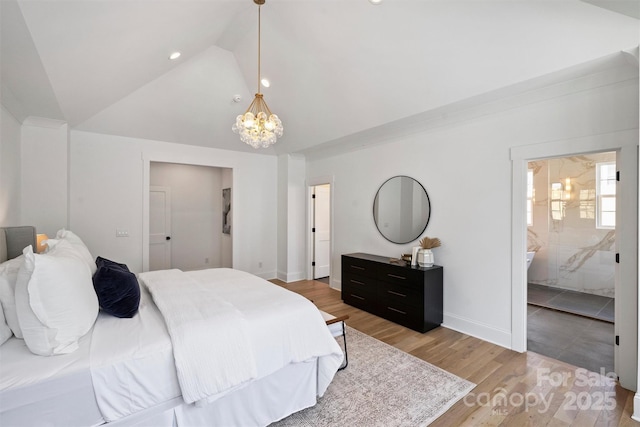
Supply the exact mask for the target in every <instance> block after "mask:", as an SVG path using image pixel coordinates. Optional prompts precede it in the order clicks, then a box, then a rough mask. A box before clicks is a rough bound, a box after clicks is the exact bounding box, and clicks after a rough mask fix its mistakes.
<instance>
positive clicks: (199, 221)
mask: <svg viewBox="0 0 640 427" xmlns="http://www.w3.org/2000/svg"><path fill="white" fill-rule="evenodd" d="M150 183H151V185H157V186H162V187H169V188H170V189H171V268H179V269H181V270H197V269H202V268H219V267H222V236H223V233H222V169H221V168H212V167H206V166H193V165H181V164H175V163H158V162H153V163H152V164H151V169H150ZM227 258H229V259H230V258H231V253H229V254H228V256H227Z"/></svg>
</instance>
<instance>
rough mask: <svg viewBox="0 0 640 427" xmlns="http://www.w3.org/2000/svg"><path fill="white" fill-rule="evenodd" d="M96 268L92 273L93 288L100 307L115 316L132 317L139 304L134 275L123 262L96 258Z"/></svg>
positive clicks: (137, 285)
mask: <svg viewBox="0 0 640 427" xmlns="http://www.w3.org/2000/svg"><path fill="white" fill-rule="evenodd" d="M96 266H97V267H98V269H97V270H96V273H95V274H94V275H93V288H94V289H95V290H96V294H97V295H98V302H99V303H100V309H102V311H104V312H105V313H108V314H111V315H112V316H115V317H133V316H134V315H135V314H136V313H137V312H138V306H139V305H140V285H139V284H138V279H137V278H136V275H135V274H133V273H132V272H130V271H129V268H128V267H127V266H126V265H125V264H119V263H117V262H114V261H110V260H108V259H106V258H102V257H98V258H96Z"/></svg>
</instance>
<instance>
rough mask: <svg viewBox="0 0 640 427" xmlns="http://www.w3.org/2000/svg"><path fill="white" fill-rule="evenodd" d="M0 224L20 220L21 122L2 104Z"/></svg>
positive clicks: (0, 129)
mask: <svg viewBox="0 0 640 427" xmlns="http://www.w3.org/2000/svg"><path fill="white" fill-rule="evenodd" d="M0 132H1V133H0V226H4V227H7V226H12V225H22V222H21V221H20V203H21V202H20V123H19V122H18V121H17V120H16V119H15V118H14V117H13V116H12V115H11V113H9V112H8V111H7V110H6V109H5V108H4V106H3V105H1V104H0Z"/></svg>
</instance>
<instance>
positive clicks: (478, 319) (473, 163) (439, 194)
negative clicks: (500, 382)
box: [307, 74, 638, 347]
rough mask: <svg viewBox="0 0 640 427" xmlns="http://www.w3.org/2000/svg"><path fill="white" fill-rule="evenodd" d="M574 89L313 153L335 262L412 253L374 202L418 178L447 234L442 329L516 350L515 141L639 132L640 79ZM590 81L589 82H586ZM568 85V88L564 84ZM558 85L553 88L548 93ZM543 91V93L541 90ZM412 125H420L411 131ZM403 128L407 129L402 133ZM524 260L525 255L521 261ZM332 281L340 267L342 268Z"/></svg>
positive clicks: (442, 255)
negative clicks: (326, 180)
mask: <svg viewBox="0 0 640 427" xmlns="http://www.w3.org/2000/svg"><path fill="white" fill-rule="evenodd" d="M597 81H599V78H596V79H595V80H594V82H596V83H594V84H593V85H591V86H590V88H586V89H585V88H582V90H580V91H575V92H573V93H569V94H562V93H563V92H562V91H559V90H558V91H557V93H559V94H562V95H553V93H556V90H557V89H559V88H556V87H551V88H546V89H544V90H543V91H533V92H531V93H528V94H525V96H522V97H520V99H517V100H516V101H517V102H515V101H514V100H513V99H511V100H508V101H507V104H509V107H508V108H505V109H503V111H501V112H497V113H493V112H492V111H495V107H496V103H493V104H492V105H489V106H487V110H488V113H487V114H476V113H477V111H475V112H474V115H475V116H474V117H475V118H473V119H469V120H466V121H462V122H460V123H457V124H455V125H454V126H443V127H440V128H434V129H431V130H425V131H417V132H415V133H412V134H408V135H402V134H398V136H397V137H396V138H395V142H392V143H388V144H385V145H378V146H374V147H372V148H369V149H366V150H359V151H353V152H350V153H346V154H341V155H336V156H333V157H328V158H317V159H310V160H309V161H308V163H307V179H311V180H312V179H313V178H314V177H318V176H334V177H335V183H334V186H333V188H332V191H333V203H334V206H333V212H334V217H333V223H332V224H333V231H334V234H333V235H334V243H333V247H334V251H333V253H332V260H331V262H332V263H333V265H334V266H336V267H338V266H340V265H341V260H340V256H341V255H342V254H345V253H350V252H359V251H360V252H368V253H375V254H380V255H385V256H389V257H399V256H400V254H401V253H409V252H410V248H411V246H414V245H415V243H410V244H407V245H395V244H393V243H390V242H388V241H387V240H385V239H384V238H383V237H382V236H381V235H380V234H379V232H378V231H377V230H376V227H375V224H374V222H373V218H372V213H371V212H372V204H373V199H374V197H375V194H376V191H377V189H378V187H379V186H380V185H381V184H382V183H383V182H384V181H385V180H386V179H388V178H390V177H392V176H394V175H408V176H411V177H413V178H415V179H417V180H418V181H420V182H421V183H422V184H423V185H424V187H425V189H426V190H427V192H428V194H429V197H430V200H431V220H430V222H429V226H428V227H427V229H426V231H425V233H424V235H428V236H430V237H439V238H440V239H441V240H442V247H440V248H437V249H435V250H434V254H435V259H436V264H439V265H443V266H444V325H446V326H449V327H451V328H453V329H457V330H460V331H462V332H466V333H470V334H472V335H475V336H478V337H480V338H483V339H485V340H488V341H491V342H495V343H498V344H500V345H503V346H505V347H510V346H511V241H512V239H511V210H512V200H511V161H510V157H509V150H510V148H511V147H514V146H519V145H527V144H535V143H540V142H548V141H558V142H557V143H558V144H563V140H567V139H570V138H576V137H582V136H587V135H599V134H605V133H608V132H614V131H617V130H623V129H637V128H638V96H637V94H638V78H637V74H636V75H635V77H633V78H625V79H624V80H623V81H621V82H618V83H615V82H614V83H611V82H610V81H609V82H608V83H607V84H601V82H600V83H597ZM583 82H584V81H583ZM565 89H566V87H565ZM550 90H551V92H552V93H551V94H550V92H549V91H550ZM542 95H544V96H542ZM411 131H414V130H413V129H412V130H411ZM399 132H402V130H400V131H399ZM523 262H524V261H523ZM333 271H334V278H335V280H332V284H336V285H337V284H339V283H340V282H339V280H340V278H341V272H340V269H339V268H334V270H333Z"/></svg>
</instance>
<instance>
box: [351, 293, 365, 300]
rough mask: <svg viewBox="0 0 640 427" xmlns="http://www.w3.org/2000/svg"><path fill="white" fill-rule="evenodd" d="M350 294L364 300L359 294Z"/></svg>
mask: <svg viewBox="0 0 640 427" xmlns="http://www.w3.org/2000/svg"><path fill="white" fill-rule="evenodd" d="M351 296H352V297H354V298H358V299H361V300H362V301H364V298H362V297H361V296H360V295H354V294H351Z"/></svg>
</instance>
